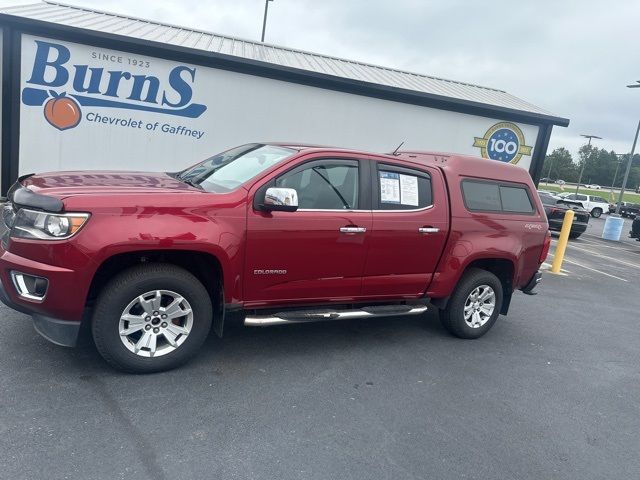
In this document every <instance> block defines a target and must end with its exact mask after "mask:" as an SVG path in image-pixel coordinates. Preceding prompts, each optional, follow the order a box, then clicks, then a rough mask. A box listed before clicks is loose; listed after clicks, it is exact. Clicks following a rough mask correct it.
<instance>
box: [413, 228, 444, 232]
mask: <svg viewBox="0 0 640 480" xmlns="http://www.w3.org/2000/svg"><path fill="white" fill-rule="evenodd" d="M439 231H440V229H439V228H437V227H420V228H419V229H418V232H420V233H438V232H439Z"/></svg>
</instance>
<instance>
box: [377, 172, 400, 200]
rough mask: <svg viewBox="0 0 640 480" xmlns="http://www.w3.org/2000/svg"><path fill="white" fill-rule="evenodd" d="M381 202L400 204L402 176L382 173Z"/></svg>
mask: <svg viewBox="0 0 640 480" xmlns="http://www.w3.org/2000/svg"><path fill="white" fill-rule="evenodd" d="M380 202H382V203H400V175H399V174H397V173H392V172H380Z"/></svg>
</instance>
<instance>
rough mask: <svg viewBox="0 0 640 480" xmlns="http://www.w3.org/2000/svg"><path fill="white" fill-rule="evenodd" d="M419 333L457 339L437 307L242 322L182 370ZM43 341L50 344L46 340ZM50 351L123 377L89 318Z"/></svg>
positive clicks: (287, 357) (379, 346) (356, 346)
mask: <svg viewBox="0 0 640 480" xmlns="http://www.w3.org/2000/svg"><path fill="white" fill-rule="evenodd" d="M416 337H422V339H424V340H425V341H441V340H442V339H443V338H451V337H450V335H449V334H448V333H447V332H446V331H445V330H444V329H443V328H442V326H441V325H440V322H439V319H438V311H437V309H436V308H434V307H431V308H430V309H429V311H428V312H426V313H425V314H423V315H418V316H407V317H400V316H399V317H389V318H384V317H382V318H375V319H368V320H344V321H333V322H331V321H329V322H313V323H304V324H292V325H282V326H271V327H245V326H243V325H242V324H241V322H240V321H237V320H236V321H232V322H230V323H228V324H226V325H225V332H224V337H223V338H218V337H217V336H216V335H215V334H214V333H213V332H212V333H211V334H210V335H209V337H208V338H207V340H206V341H205V344H204V345H203V347H202V350H201V352H200V353H199V354H198V356H197V357H196V358H195V359H194V360H192V361H191V362H190V363H188V364H187V365H185V366H183V367H181V370H182V369H189V370H194V369H195V370H198V369H202V368H205V369H210V368H211V366H212V365H225V364H229V363H233V362H236V363H237V362H238V360H239V359H242V363H251V362H252V361H256V362H259V361H262V360H263V359H264V358H265V357H268V358H269V360H270V361H279V360H282V361H284V362H287V363H291V362H296V361H298V360H299V359H300V358H303V357H304V358H308V357H309V356H313V355H319V356H324V357H326V356H330V355H334V354H341V353H349V351H351V350H384V349H385V348H390V347H392V348H394V349H396V348H397V345H398V344H401V343H403V342H408V343H411V342H413V341H415V340H416ZM42 341H44V342H46V341H45V340H44V339H42ZM48 355H54V356H55V357H57V358H56V359H55V361H60V362H62V363H73V364H75V365H74V367H75V368H74V369H83V370H91V371H92V372H91V373H99V372H104V373H107V372H109V373H112V374H116V375H119V373H118V372H115V371H114V370H112V369H111V368H110V367H109V366H108V365H107V364H106V363H105V362H104V361H103V360H102V358H101V357H100V355H99V354H98V352H97V351H96V348H95V345H94V344H93V339H92V338H91V331H90V328H88V322H87V325H85V326H84V327H83V329H82V331H81V334H80V338H79V340H78V345H77V347H76V348H75V349H66V348H53V349H52V350H50V351H49V352H48Z"/></svg>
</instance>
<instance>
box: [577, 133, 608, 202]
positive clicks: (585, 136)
mask: <svg viewBox="0 0 640 480" xmlns="http://www.w3.org/2000/svg"><path fill="white" fill-rule="evenodd" d="M580 136H581V137H584V138H588V139H589V143H588V146H589V147H591V139H592V138H597V139H598V140H602V137H598V136H597V135H583V134H580ZM589 153H591V148H589ZM588 158H589V157H588V156H587V157H585V159H584V163H583V164H582V168H581V169H580V176H579V177H578V184H577V185H576V195H577V194H578V189H579V188H580V182H581V181H582V174H583V173H584V167H586V166H587V160H588Z"/></svg>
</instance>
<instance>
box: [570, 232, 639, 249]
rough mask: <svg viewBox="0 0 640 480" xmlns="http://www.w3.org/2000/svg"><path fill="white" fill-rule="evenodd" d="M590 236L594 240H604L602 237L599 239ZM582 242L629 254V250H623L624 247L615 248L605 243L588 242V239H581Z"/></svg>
mask: <svg viewBox="0 0 640 480" xmlns="http://www.w3.org/2000/svg"><path fill="white" fill-rule="evenodd" d="M589 236H590V237H592V238H598V239H600V240H602V239H601V238H600V237H597V236H595V235H589ZM583 237H584V235H583ZM580 242H585V243H588V244H589V245H597V246H598V247H604V248H610V249H612V250H620V251H623V252H628V251H629V249H628V248H622V247H616V246H613V245H607V244H605V243H604V242H594V241H593V240H587V239H586V238H580ZM629 248H633V246H631V245H629Z"/></svg>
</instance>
